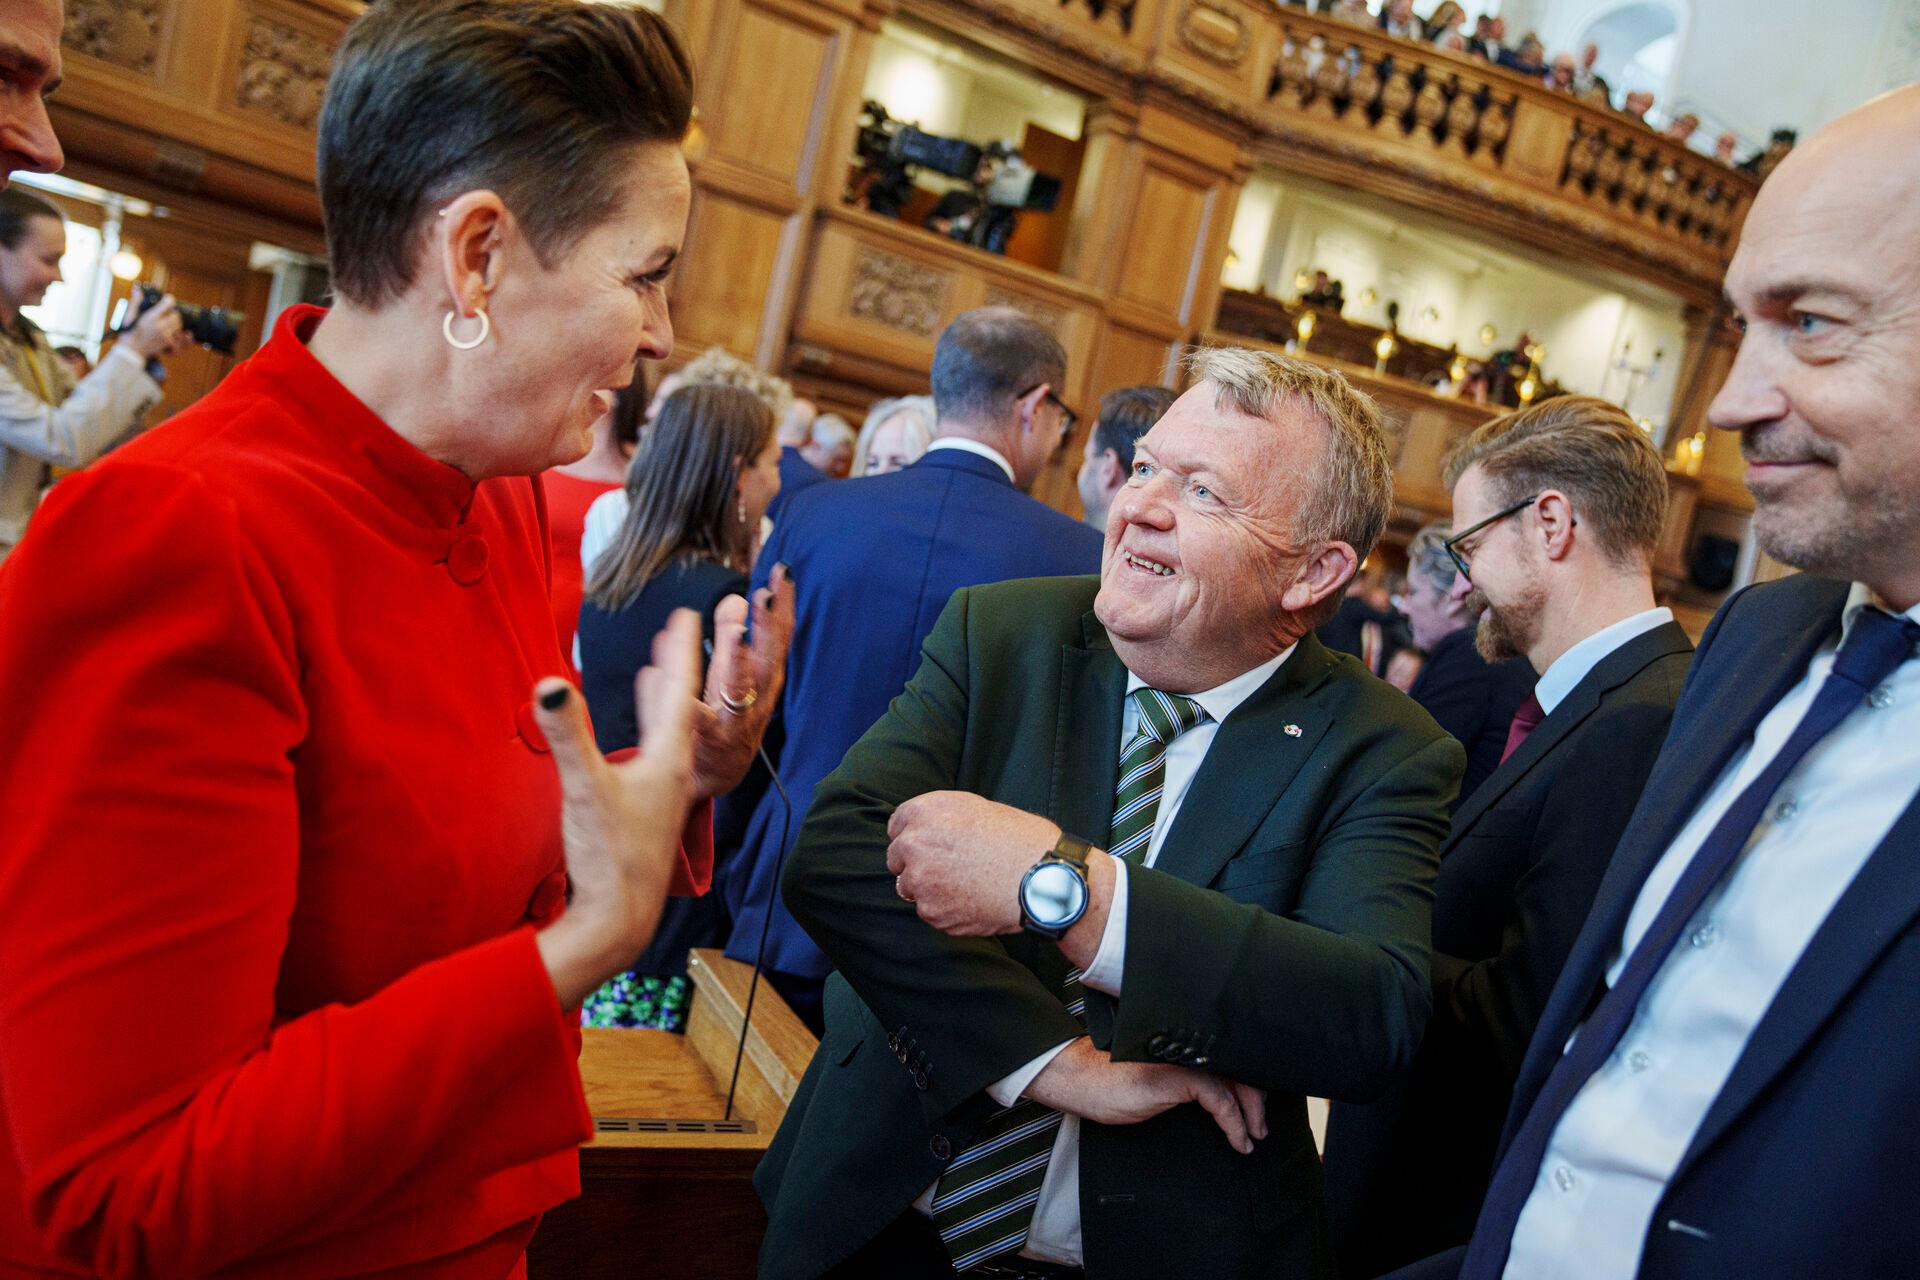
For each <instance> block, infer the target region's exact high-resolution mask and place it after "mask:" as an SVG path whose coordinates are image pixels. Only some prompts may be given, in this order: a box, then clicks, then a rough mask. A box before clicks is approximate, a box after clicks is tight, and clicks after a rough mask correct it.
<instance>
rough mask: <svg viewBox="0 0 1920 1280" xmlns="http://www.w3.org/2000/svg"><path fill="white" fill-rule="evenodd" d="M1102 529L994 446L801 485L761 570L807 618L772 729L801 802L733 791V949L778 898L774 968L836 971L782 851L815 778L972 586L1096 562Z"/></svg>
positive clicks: (742, 954) (1082, 568)
mask: <svg viewBox="0 0 1920 1280" xmlns="http://www.w3.org/2000/svg"><path fill="white" fill-rule="evenodd" d="M1101 544H1102V539H1101V536H1100V534H1099V533H1098V532H1096V531H1095V530H1093V529H1091V528H1089V527H1087V526H1086V525H1083V524H1080V523H1079V522H1078V521H1075V520H1070V519H1068V518H1067V517H1066V516H1064V515H1061V514H1060V513H1059V512H1057V511H1055V510H1053V509H1052V508H1050V507H1048V506H1046V505H1044V504H1043V503H1040V502H1036V501H1035V500H1034V499H1032V498H1029V497H1027V496H1026V495H1025V494H1023V493H1021V492H1020V491H1019V490H1018V489H1016V488H1014V487H1013V483H1012V481H1010V480H1008V479H1007V473H1006V472H1004V471H1002V470H1001V469H1000V468H999V467H998V466H997V465H996V464H995V463H994V462H993V461H992V460H991V459H989V458H983V457H980V456H979V455H977V454H972V453H967V452H965V451H964V450H959V449H936V450H934V451H933V452H931V453H928V454H927V455H926V456H925V457H923V458H921V459H920V461H918V462H916V463H914V464H913V465H912V466H910V467H908V468H906V469H905V470H903V471H896V472H893V473H891V474H889V475H884V476H863V477H859V478H856V479H852V480H842V481H839V482H837V483H834V484H823V485H814V486H812V487H811V488H808V489H804V490H802V491H801V492H799V493H797V494H795V495H794V496H793V498H792V500H791V501H790V502H788V503H787V504H786V506H785V509H784V510H783V512H782V514H781V517H780V519H779V520H778V521H777V522H776V523H775V525H774V528H773V536H772V537H771V538H769V539H768V540H767V544H766V546H765V547H764V548H762V550H761V553H760V560H759V565H758V567H757V568H756V569H755V571H754V578H753V585H754V588H755V589H756V590H757V589H758V588H759V587H761V586H762V585H764V584H765V582H766V579H767V574H768V572H769V571H770V569H771V568H772V566H773V565H774V564H776V563H783V564H785V565H786V566H787V568H788V569H789V570H790V571H791V572H792V574H793V581H794V588H795V599H796V617H795V626H794V633H793V649H792V651H791V654H790V655H789V657H788V659H787V688H786V693H785V694H784V695H783V698H782V702H781V707H780V712H779V715H778V718H777V723H776V725H775V727H774V729H773V730H772V732H771V733H770V735H769V736H770V738H771V739H772V740H774V741H775V742H776V743H777V744H778V745H777V748H776V749H777V752H778V754H777V756H776V761H777V763H778V765H779V769H780V777H781V779H782V781H783V782H784V783H785V784H786V789H787V795H788V796H789V797H790V798H791V802H792V807H791V809H790V810H789V809H788V808H787V807H786V806H785V805H783V804H782V802H781V800H780V797H779V795H778V793H777V792H776V791H774V790H773V789H771V788H769V789H768V790H767V791H766V792H765V793H763V794H761V795H758V796H751V795H748V796H739V797H730V798H729V802H728V803H727V804H726V805H723V812H722V813H721V814H720V815H718V822H719V824H720V825H721V826H722V827H724V826H725V825H726V824H727V823H728V822H729V820H737V809H738V807H739V806H740V805H742V804H747V803H751V804H752V811H751V813H750V814H748V815H747V816H746V819H745V834H744V837H743V839H742V843H741V850H740V853H739V855H738V856H737V857H734V858H730V859H729V860H728V866H727V867H726V868H725V869H724V870H723V872H722V873H721V876H720V883H719V891H720V893H721V894H722V895H723V897H724V898H725V900H726V903H727V906H728V908H729V910H730V912H731V914H732V917H733V920H734V926H733V933H732V936H731V938H730V939H729V940H728V943H727V954H728V955H730V956H733V957H734V958H736V959H739V960H745V961H748V962H751V961H752V960H753V959H754V954H755V951H756V949H757V947H758V944H759V940H760V931H761V928H762V926H763V924H764V923H765V922H766V920H767V912H768V909H769V906H771V907H772V910H773V920H772V925H771V930H770V936H769V938H768V941H767V966H768V967H769V968H772V969H776V970H778V971H780V972H782V973H789V974H796V975H800V976H805V977H815V978H817V977H824V976H825V975H826V973H827V972H828V969H829V967H830V966H829V965H828V963H827V959H826V957H825V956H823V955H822V954H821V953H820V950H819V948H817V947H815V946H814V945H813V942H812V940H811V939H809V938H808V937H807V936H806V934H805V933H804V932H802V931H801V929H800V926H799V925H798V924H796V923H795V922H794V919H793V917H792V916H790V915H789V914H787V909H786V906H785V905H784V904H782V903H780V902H779V884H778V877H777V875H776V872H775V863H776V862H777V861H778V860H779V858H780V854H781V852H782V850H783V849H790V848H792V847H793V842H794V841H795V840H797V839H798V838H799V835H800V823H801V819H803V818H804V817H805V816H806V810H807V807H808V805H809V804H811V803H812V800H813V789H814V787H815V786H817V785H818V784H819V782H820V780H821V779H822V778H824V777H826V776H827V775H828V774H829V773H831V772H833V770H834V769H835V768H837V767H838V766H839V764H840V758H841V757H842V756H844V755H845V754H846V753H847V749H848V748H849V747H851V746H852V745H853V744H854V743H855V742H857V741H858V740H859V738H860V735H861V734H863V733H865V732H866V731H867V729H868V728H869V727H871V726H872V724H873V722H874V721H876V720H878V719H879V718H880V716H881V713H883V712H884V711H886V709H887V704H888V703H889V702H891V701H892V700H893V698H894V695H896V694H898V693H899V692H900V691H901V690H902V689H904V688H905V687H906V684H907V680H908V678H909V677H911V676H912V675H913V673H914V669H915V668H916V667H918V666H919V664H920V645H921V642H922V641H924V640H925V639H926V638H927V633H928V632H930V631H932V630H933V624H934V622H935V621H936V620H937V619H938V618H939V617H940V611H941V610H942V609H944V608H945V607H946V604H947V598H948V597H949V596H951V595H952V594H953V593H954V592H955V591H957V590H958V589H960V588H961V587H969V586H974V585H977V584H979V583H984V582H1001V581H1005V580H1007V579H1009V578H1039V577H1052V576H1058V575H1066V574H1084V573H1096V572H1098V571H1099V568H1100V549H1101Z"/></svg>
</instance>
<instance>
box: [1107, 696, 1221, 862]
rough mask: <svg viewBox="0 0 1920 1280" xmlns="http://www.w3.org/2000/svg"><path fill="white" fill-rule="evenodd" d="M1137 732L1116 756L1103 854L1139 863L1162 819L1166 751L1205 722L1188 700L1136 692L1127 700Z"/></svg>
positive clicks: (1201, 714) (1197, 706)
mask: <svg viewBox="0 0 1920 1280" xmlns="http://www.w3.org/2000/svg"><path fill="white" fill-rule="evenodd" d="M1129 696H1130V697H1131V698H1132V699H1133V706H1134V710H1136V711H1137V712H1139V714H1140V727H1139V729H1137V730H1136V731H1135V732H1134V735H1133V739H1132V741H1130V742H1128V743H1127V747H1126V750H1124V751H1122V752H1121V753H1120V785H1119V787H1118V788H1117V789H1116V791H1115V794H1114V804H1113V834H1112V835H1111V836H1110V837H1109V844H1108V846H1107V852H1108V853H1111V854H1112V855H1113V856H1114V857H1116V858H1125V859H1126V860H1127V861H1129V862H1139V861H1141V860H1142V859H1144V858H1145V857H1146V856H1147V847H1148V846H1149V845H1151V844H1152V843H1153V821H1154V819H1155V818H1156V817H1157V816H1159V813H1160V792H1161V791H1162V790H1163V789H1164V788H1165V786H1166V781H1167V747H1168V746H1169V745H1170V744H1171V743H1172V742H1173V740H1174V739H1175V738H1177V737H1179V736H1180V735H1181V734H1183V733H1185V732H1186V731H1187V730H1189V729H1191V728H1193V727H1194V726H1195V725H1197V724H1199V723H1200V722H1201V721H1203V720H1205V719H1206V718H1207V713H1206V712H1205V711H1204V710H1202V709H1201V706H1200V704H1199V703H1197V702H1195V701H1194V700H1193V699H1192V698H1187V697H1182V696H1181V695H1180V694H1177V693H1163V692H1161V691H1160V690H1159V689H1148V688H1140V689H1135V690H1134V691H1133V693H1132V694H1130V695H1129Z"/></svg>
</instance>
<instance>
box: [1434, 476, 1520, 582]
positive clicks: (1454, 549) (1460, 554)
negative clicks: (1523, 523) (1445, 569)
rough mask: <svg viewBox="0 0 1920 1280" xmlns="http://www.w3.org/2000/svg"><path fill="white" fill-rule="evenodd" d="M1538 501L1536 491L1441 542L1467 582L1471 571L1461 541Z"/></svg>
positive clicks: (1469, 579)
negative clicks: (1461, 547)
mask: <svg viewBox="0 0 1920 1280" xmlns="http://www.w3.org/2000/svg"><path fill="white" fill-rule="evenodd" d="M1538 501H1540V495H1539V494H1537V493H1536V494H1534V495H1533V496H1532V497H1528V498H1522V499H1521V500H1520V501H1518V502H1516V503H1514V504H1513V505H1512V506H1510V507H1508V508H1507V509H1506V510H1504V511H1496V512H1494V513H1493V514H1492V515H1490V516H1488V517H1487V518H1486V519H1485V520H1482V521H1481V522H1480V523H1479V524H1474V525H1468V526H1467V527H1466V528H1464V529H1462V530H1461V531H1460V532H1458V533H1456V534H1454V535H1453V536H1452V537H1451V538H1448V539H1447V540H1446V541H1445V542H1443V543H1441V544H1440V545H1441V546H1443V547H1445V548H1446V549H1447V555H1448V556H1450V557H1451V558H1452V560H1453V567H1454V568H1456V569H1458V570H1459V571H1460V576H1461V577H1463V578H1465V579H1466V580H1467V581H1468V582H1472V581H1473V573H1472V571H1471V570H1469V569H1468V568H1467V553H1466V552H1464V551H1462V550H1461V549H1460V544H1461V543H1463V542H1465V541H1466V540H1467V539H1468V538H1471V537H1473V535H1474V534H1476V533H1479V532H1480V531H1481V530H1482V529H1485V528H1487V527H1489V526H1491V525H1496V524H1499V523H1500V522H1501V521H1502V520H1505V519H1506V518H1507V517H1508V516H1511V515H1518V514H1519V513H1520V512H1522V511H1525V510H1526V509H1527V508H1528V507H1530V506H1532V505H1533V504H1534V503H1536V502H1538Z"/></svg>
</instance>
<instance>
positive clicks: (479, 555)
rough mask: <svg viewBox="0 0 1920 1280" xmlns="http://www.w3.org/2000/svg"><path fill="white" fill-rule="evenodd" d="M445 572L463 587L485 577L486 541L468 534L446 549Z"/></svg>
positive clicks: (475, 535)
mask: <svg viewBox="0 0 1920 1280" xmlns="http://www.w3.org/2000/svg"><path fill="white" fill-rule="evenodd" d="M447 572H448V573H450V574H452V575H453V580H454V581H455V582H457V583H459V584H460V585H461V586H463V587H471V586H473V585H474V584H475V583H477V582H479V581H480V579H482V578H484V577H486V576H487V540H486V539H485V538H483V537H481V536H480V535H479V534H477V533H470V534H468V535H466V536H465V537H463V538H461V539H460V540H459V541H458V542H456V543H454V544H453V546H451V547H450V548H448V549H447Z"/></svg>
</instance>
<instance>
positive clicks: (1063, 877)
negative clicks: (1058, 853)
mask: <svg viewBox="0 0 1920 1280" xmlns="http://www.w3.org/2000/svg"><path fill="white" fill-rule="evenodd" d="M1020 893H1021V901H1022V902H1023V903H1024V904H1025V906H1026V909H1027V914H1028V915H1030V916H1032V917H1033V918H1034V919H1035V920H1036V921H1038V922H1039V923H1040V924H1041V925H1044V926H1047V927H1056V926H1062V925H1068V924H1072V923H1073V922H1074V921H1075V920H1078V919H1079V918H1080V915H1081V913H1082V912H1084V911H1085V910H1086V909H1087V882H1086V881H1085V880H1083V879H1082V878H1081V877H1079V876H1078V875H1075V874H1074V871H1073V868H1071V867H1069V866H1065V865H1063V864H1060V863H1052V862H1048V863H1042V864H1041V865H1040V866H1037V867H1035V868H1034V869H1033V870H1032V871H1029V872H1028V873H1027V879H1026V882H1025V883H1024V884H1022V885H1021V886H1020Z"/></svg>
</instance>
